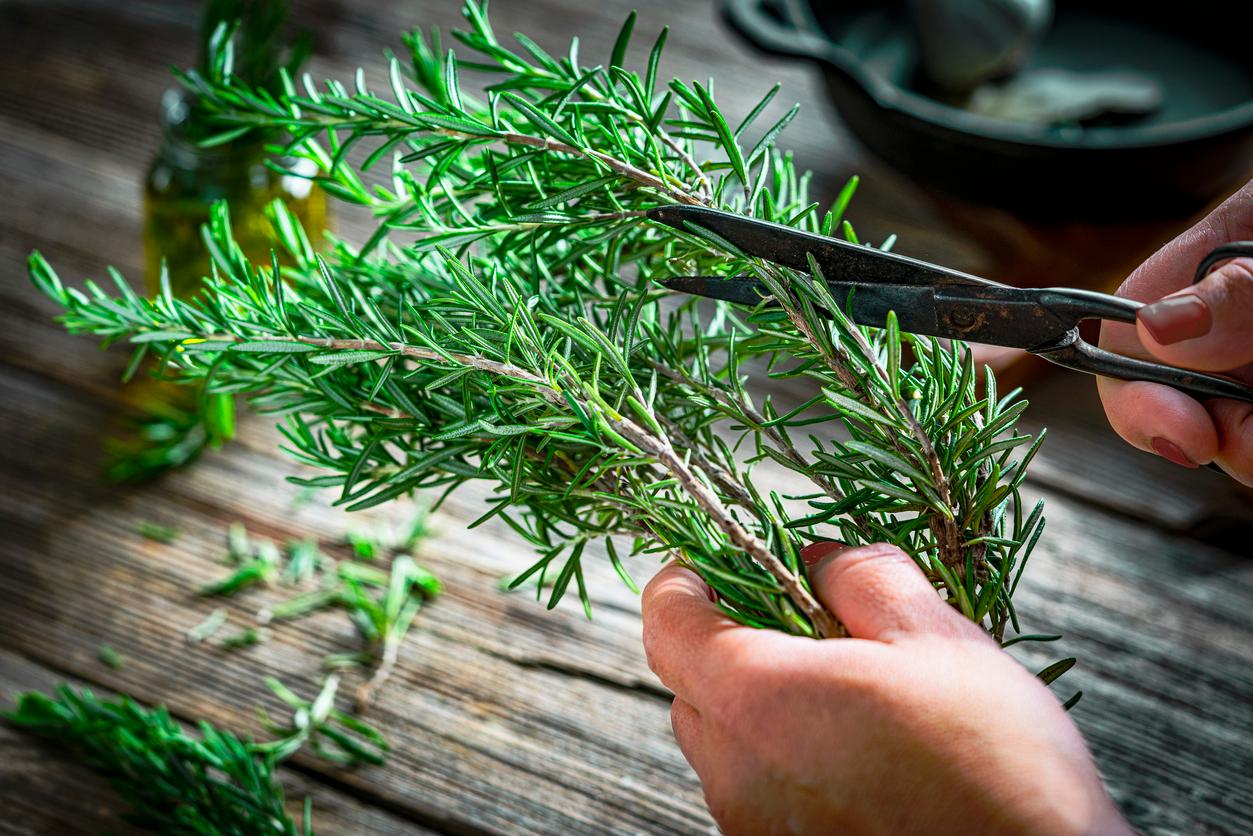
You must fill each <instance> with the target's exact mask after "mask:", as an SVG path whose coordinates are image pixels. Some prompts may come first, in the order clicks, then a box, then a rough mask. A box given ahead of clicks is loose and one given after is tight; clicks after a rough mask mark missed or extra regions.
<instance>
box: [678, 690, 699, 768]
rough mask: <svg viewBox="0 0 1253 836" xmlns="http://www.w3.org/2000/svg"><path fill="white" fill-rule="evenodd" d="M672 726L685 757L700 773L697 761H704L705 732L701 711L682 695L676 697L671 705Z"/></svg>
mask: <svg viewBox="0 0 1253 836" xmlns="http://www.w3.org/2000/svg"><path fill="white" fill-rule="evenodd" d="M670 726H671V728H673V729H674V739H675V740H676V741H678V744H679V750H680V751H682V752H683V757H685V758H687V762H688V763H690V764H691V765H692V768H693V769H695V770H696V773H697V774H698V775H699V774H700V768H699V767H698V766H697V763H703V761H704V758H703V754H704V746H703V742H704V733H703V731H702V728H701V719H700V712H699V711H697V710H696V707H695V706H693V705H692V704H691V703H689V702H687V701H686V700H684V699H682V698H681V697H675V698H674V704H673V705H671V706H670Z"/></svg>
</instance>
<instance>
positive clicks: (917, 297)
mask: <svg viewBox="0 0 1253 836" xmlns="http://www.w3.org/2000/svg"><path fill="white" fill-rule="evenodd" d="M662 284H663V285H665V286H666V287H668V288H670V289H671V290H677V291H680V292H682V293H688V294H691V295H693V296H703V297H705V298H707V299H719V300H721V301H723V302H731V303H733V304H736V305H749V306H755V305H758V304H760V303H761V300H762V299H763V298H765V297H766V296H769V295H770V291H768V290H767V289H766V287H765V285H763V284H762V283H761V282H760V281H758V280H757V279H754V278H752V277H749V276H729V277H721V276H679V277H676V278H673V279H665V280H664V281H662ZM828 286H829V287H830V288H831V295H832V297H833V298H834V299H835V300H836V302H838V303H839V304H840V307H841V309H842V310H845V311H847V313H848V315H849V318H850V319H852V320H853V321H854V322H856V323H857V324H858V325H869V326H871V327H873V328H882V327H883V326H884V325H886V324H887V317H888V311H895V312H896V321H897V323H898V324H899V325H900V327H901V330H902V331H908V332H910V333H912V334H928V335H930V336H935V337H943V336H951V335H950V334H949V333H948V330H947V329H945V328H943V327H942V325H941V324H940V323H939V322H938V321H937V319H936V314H935V312H936V300H935V291H934V289H933V288H930V287H915V286H912V285H898V284H885V285H874V284H865V283H855V284H854V283H848V282H828ZM824 314H826V315H827V316H829V315H830V312H829V311H824Z"/></svg>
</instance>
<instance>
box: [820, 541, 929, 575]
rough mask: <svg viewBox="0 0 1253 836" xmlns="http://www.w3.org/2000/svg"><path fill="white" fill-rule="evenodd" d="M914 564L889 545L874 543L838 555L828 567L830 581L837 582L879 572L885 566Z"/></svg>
mask: <svg viewBox="0 0 1253 836" xmlns="http://www.w3.org/2000/svg"><path fill="white" fill-rule="evenodd" d="M902 562H904V563H912V561H911V560H910V558H909V555H907V554H905V552H903V551H901V550H900V549H899V548H897V547H896V546H893V545H891V544H889V543H874V544H872V545H869V546H861V547H860V548H856V549H849V550H848V551H845V552H841V553H840V554H838V555H836V556H835V557H834V558H833V559H832V560H831V562H830V564H829V565H828V567H827V571H828V572H829V573H830V575H829V577H828V579H829V580H832V581H837V580H839V579H840V578H842V577H848V576H850V575H861V574H863V573H865V572H874V571H878V570H879V569H880V568H881V567H884V566H894V565H897V564H900V563H902Z"/></svg>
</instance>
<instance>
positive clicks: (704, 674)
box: [642, 563, 755, 703]
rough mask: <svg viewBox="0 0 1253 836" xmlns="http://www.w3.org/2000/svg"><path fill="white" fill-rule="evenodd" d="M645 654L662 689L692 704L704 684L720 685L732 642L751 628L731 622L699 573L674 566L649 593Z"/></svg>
mask: <svg viewBox="0 0 1253 836" xmlns="http://www.w3.org/2000/svg"><path fill="white" fill-rule="evenodd" d="M642 606H643V615H644V653H645V655H646V656H647V657H648V666H649V667H650V668H652V670H653V673H655V674H657V676H658V678H659V679H661V681H662V683H664V684H665V686H666V687H667V688H669V689H670V690H671V691H674V693H675V694H677V695H678V696H680V697H682V698H684V699H685V700H687V701H688V702H695V703H699V700H697V699H696V698H695V696H694V695H695V693H696V692H697V691H698V690H699V688H700V685H701V683H702V682H705V683H708V682H710V681H712V680H715V679H716V678H717V677H718V675H719V674H720V673H721V671H722V670H723V669H725V667H726V664H727V660H725V659H724V658H723V654H721V653H720V652H719V651H720V650H721V649H722V647H724V646H725V644H726V639H727V637H728V636H731V635H734V634H736V633H743V632H745V631H748V632H755V631H753V630H752V629H751V628H748V627H741V626H740V625H738V624H736V623H735V622H734V621H732V620H731V619H729V618H727V617H726V616H725V615H724V614H723V613H722V611H721V610H719V609H718V606H717V605H716V604H715V603H714V602H713V598H712V595H711V593H710V591H709V587H708V586H707V585H706V584H705V582H704V581H702V580H701V579H700V578H699V577H698V576H697V575H696V573H695V572H693V571H691V570H690V569H686V568H684V567H682V566H679V565H678V564H677V563H671V564H670V565H669V566H666V567H665V568H664V569H662V570H661V571H660V572H658V573H657V575H656V576H655V577H654V578H653V579H652V580H651V581H649V583H648V586H647V587H645V588H644V595H643V601H642Z"/></svg>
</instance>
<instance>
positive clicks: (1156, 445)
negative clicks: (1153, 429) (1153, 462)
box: [1149, 438, 1199, 468]
mask: <svg viewBox="0 0 1253 836" xmlns="http://www.w3.org/2000/svg"><path fill="white" fill-rule="evenodd" d="M1149 444H1150V445H1151V446H1152V447H1153V452H1154V453H1157V455H1159V456H1161V457H1162V458H1163V459H1165V460H1166V461H1168V462H1174V463H1175V464H1177V465H1179V466H1180V467H1191V468H1195V467H1199V465H1198V464H1197V463H1196V462H1194V461H1192V459H1190V458H1188V455H1187V454H1186V453H1184V452H1183V451H1182V450H1180V449H1179V445H1178V444H1176V443H1175V442H1173V441H1170V440H1169V439H1165V438H1155V439H1153V440H1152V441H1150V442H1149Z"/></svg>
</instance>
